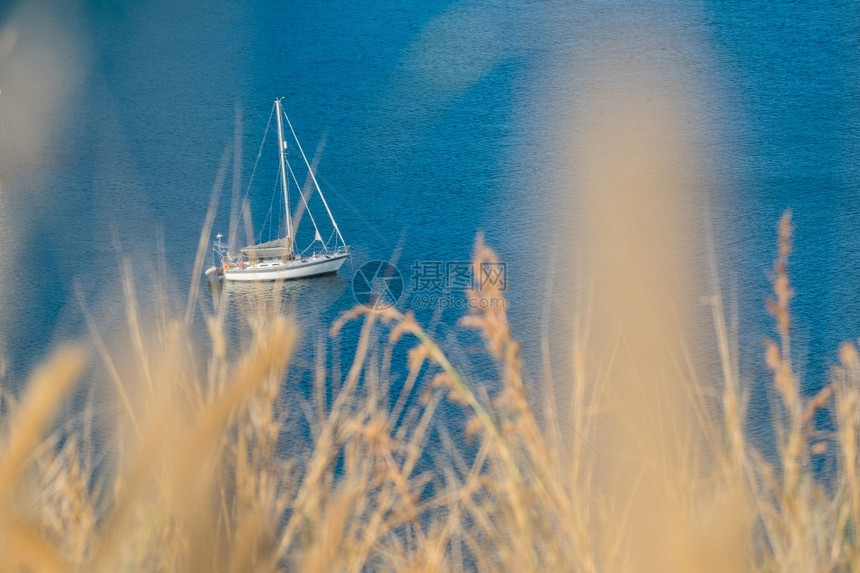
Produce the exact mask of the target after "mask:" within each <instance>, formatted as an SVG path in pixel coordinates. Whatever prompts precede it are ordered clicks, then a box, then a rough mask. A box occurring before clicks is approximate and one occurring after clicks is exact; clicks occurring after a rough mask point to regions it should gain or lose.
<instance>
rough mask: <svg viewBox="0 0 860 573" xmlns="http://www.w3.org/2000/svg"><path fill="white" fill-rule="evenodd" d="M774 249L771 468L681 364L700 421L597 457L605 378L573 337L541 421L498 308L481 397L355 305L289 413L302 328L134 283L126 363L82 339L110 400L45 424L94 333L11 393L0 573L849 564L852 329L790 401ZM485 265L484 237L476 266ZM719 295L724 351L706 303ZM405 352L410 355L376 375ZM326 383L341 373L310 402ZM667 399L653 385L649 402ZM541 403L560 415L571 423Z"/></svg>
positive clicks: (739, 424)
mask: <svg viewBox="0 0 860 573" xmlns="http://www.w3.org/2000/svg"><path fill="white" fill-rule="evenodd" d="M790 245H791V224H790V217H789V216H788V215H786V217H785V218H784V219H783V221H782V222H781V223H780V227H779V249H778V251H779V254H778V258H777V262H776V264H775V267H774V271H773V283H774V296H775V298H774V299H773V301H772V302H771V303H770V310H771V313H772V314H773V315H774V317H775V318H776V321H777V330H778V332H779V334H780V338H779V340H778V341H777V342H773V343H771V344H769V345H768V348H767V353H766V360H767V364H768V365H769V367H770V368H771V369H772V371H773V375H774V388H775V389H776V393H775V397H776V399H777V402H778V404H777V406H778V408H777V410H778V414H777V416H776V417H775V420H776V421H777V424H778V427H777V439H778V456H776V458H774V459H775V460H776V461H777V463H776V465H774V464H772V463H769V462H767V461H765V459H766V456H763V455H761V454H760V453H758V452H756V451H755V450H754V449H753V448H752V446H751V445H750V444H749V441H748V440H747V439H746V436H745V434H744V432H743V426H744V419H743V418H744V416H743V411H744V408H743V403H744V398H743V395H742V394H741V392H742V391H741V389H740V388H739V385H738V383H737V380H736V378H734V377H733V376H730V375H729V376H725V382H726V383H725V384H724V387H723V389H722V397H721V399H719V400H716V401H715V400H713V399H712V395H711V394H709V393H707V392H704V390H703V389H702V388H700V387H699V386H696V385H695V384H693V383H691V385H692V388H693V389H692V390H690V391H689V392H688V393H687V394H686V395H685V397H684V398H682V399H681V400H682V402H683V403H684V404H685V405H686V406H689V407H690V408H694V409H697V411H698V412H699V413H701V415H702V419H701V420H700V425H698V426H697V425H696V424H693V425H690V424H689V423H688V422H689V420H686V421H685V420H672V419H668V417H664V418H663V419H661V420H654V419H651V416H652V415H654V412H652V411H651V408H650V407H649V406H647V405H642V406H641V408H640V410H641V411H640V412H639V414H638V415H636V416H634V417H633V419H631V420H628V421H627V423H628V425H629V427H628V428H627V430H631V429H632V430H636V431H638V432H642V433H643V434H642V435H640V436H638V437H634V436H632V434H630V433H628V432H627V430H625V431H624V432H622V434H621V435H622V436H624V438H625V439H635V440H637V441H636V443H635V444H632V445H630V447H626V448H615V449H609V450H606V451H604V452H603V453H602V454H601V453H598V451H597V450H595V449H594V448H593V447H592V443H601V444H610V445H612V444H613V440H601V438H600V435H601V434H600V432H601V431H603V430H604V428H602V425H605V424H608V425H609V426H611V427H614V428H616V429H617V428H618V427H620V426H619V424H620V422H621V420H619V419H618V418H617V417H616V416H615V414H614V413H610V414H607V412H615V413H617V412H618V410H613V407H614V406H617V405H615V404H606V403H601V402H602V401H604V400H606V399H607V397H609V398H610V399H611V398H612V394H606V393H602V391H601V389H600V388H599V387H598V386H599V385H600V384H601V383H606V379H607V378H606V375H599V376H595V375H594V374H592V372H591V371H590V370H589V369H588V367H587V364H588V357H587V356H584V355H583V353H584V352H585V350H584V346H582V345H580V343H581V342H582V341H579V342H578V343H577V345H575V347H574V350H573V358H574V382H575V384H576V385H577V387H576V391H575V392H574V393H573V394H572V396H573V403H572V404H569V405H565V406H568V407H567V408H560V406H562V405H559V404H555V403H554V402H553V400H552V398H551V394H550V400H549V401H548V402H547V405H548V407H547V409H546V411H545V412H543V413H542V414H541V416H540V421H539V419H538V417H536V415H535V412H534V410H533V408H532V406H531V405H530V403H529V401H528V396H527V392H526V385H527V381H526V380H524V379H523V370H522V363H521V358H520V352H519V345H518V343H517V342H516V341H515V340H514V338H513V336H512V334H511V330H510V326H509V324H508V322H507V317H506V314H505V311H504V310H503V309H499V308H488V309H484V310H476V311H474V312H473V313H472V314H469V315H468V316H465V317H464V318H463V320H462V326H463V327H464V328H468V329H473V330H476V331H477V332H478V333H479V334H480V335H481V336H482V337H483V339H484V341H485V343H486V352H487V353H488V355H489V356H490V357H492V358H493V359H494V360H495V361H496V363H497V365H498V375H499V379H498V384H497V385H495V386H494V388H496V390H495V391H493V392H492V393H490V392H489V391H488V389H487V388H486V387H484V386H481V385H476V384H475V383H473V382H472V381H470V380H469V379H468V378H467V377H466V376H465V375H464V374H463V373H462V372H461V371H460V370H458V368H457V367H456V366H455V365H454V364H453V363H452V362H451V361H450V360H449V359H448V358H447V356H446V354H445V353H444V352H443V351H442V350H441V348H440V346H439V345H438V344H437V343H436V342H435V341H434V340H433V338H432V337H431V336H430V335H429V334H428V333H427V331H425V330H424V329H423V328H422V326H421V325H420V324H418V323H417V322H416V320H415V319H414V317H413V316H412V315H410V314H402V313H400V312H399V311H397V310H395V309H393V308H392V309H387V310H385V311H381V312H378V313H376V312H369V311H366V310H364V309H363V308H357V309H355V310H354V311H352V312H350V313H347V314H346V315H344V316H343V317H342V319H341V320H340V321H339V322H338V323H337V324H335V325H334V326H333V329H332V335H333V336H337V335H338V331H339V329H341V328H342V327H343V326H344V325H345V324H346V323H347V322H349V321H361V333H360V337H359V342H358V345H357V348H356V351H355V355H354V356H353V357H352V362H351V366H350V369H349V370H348V372H347V373H346V375H345V376H344V378H343V380H337V381H333V380H331V379H330V376H331V374H330V373H327V372H326V371H325V369H324V367H323V366H320V365H324V364H325V357H324V356H320V357H319V358H318V360H319V364H320V365H318V367H317V372H316V380H315V390H314V395H313V399H312V401H311V403H308V404H306V406H307V407H306V408H305V409H301V408H297V407H295V406H288V404H295V403H296V399H295V396H292V394H291V391H290V390H289V389H288V387H285V386H284V384H283V380H284V377H285V371H286V368H287V364H288V361H289V358H290V354H291V352H292V349H293V347H294V345H295V341H296V337H297V332H296V329H295V326H294V325H293V324H292V323H291V322H290V321H289V320H288V319H286V318H284V317H283V316H282V314H281V313H279V312H278V305H277V303H275V302H273V301H272V300H271V299H265V300H261V301H260V304H259V305H258V306H257V308H258V309H259V308H262V309H264V310H263V311H260V312H253V313H249V315H248V316H250V317H251V318H250V319H249V324H250V325H251V329H250V332H251V333H252V334H251V336H250V340H247V341H246V342H245V343H244V344H241V345H237V343H235V342H234V341H231V340H230V338H229V336H228V333H227V332H225V329H224V322H223V317H222V316H219V315H218V314H216V315H215V316H212V317H211V318H210V319H209V320H208V323H207V324H208V327H209V328H208V332H209V339H208V342H207V344H206V345H204V347H203V348H201V347H200V344H199V343H198V342H195V339H194V337H193V336H192V332H191V326H190V324H189V323H188V322H167V323H165V324H161V325H160V326H156V327H151V328H149V327H147V326H146V325H145V324H144V321H141V320H140V319H139V318H138V316H137V304H136V303H134V301H130V302H129V306H128V313H129V320H128V324H129V329H130V331H129V339H130V340H132V341H134V342H135V343H134V344H132V345H131V348H132V349H133V352H132V354H133V356H131V357H129V358H128V360H126V361H125V362H124V364H125V365H124V366H121V365H120V364H122V361H120V360H118V359H116V358H117V357H115V356H114V355H112V354H111V353H110V352H109V351H108V349H107V347H106V345H105V343H104V342H103V340H101V339H100V338H99V337H98V336H95V334H96V333H97V332H96V331H94V337H93V342H92V343H91V346H93V348H94V349H95V350H96V351H97V353H98V354H99V355H100V357H101V362H102V363H103V364H104V366H105V367H106V368H105V371H106V372H108V373H109V374H110V376H109V378H110V384H109V385H106V386H105V389H107V388H112V389H113V391H114V394H115V398H116V400H115V404H116V406H115V407H113V408H107V407H106V406H107V404H100V405H99V406H98V407H97V406H96V403H95V402H93V401H92V400H90V401H88V402H87V405H86V406H84V407H83V408H81V409H82V411H83V412H82V413H78V414H76V415H75V416H73V417H72V418H70V419H61V420H58V421H56V422H52V420H53V419H54V418H57V417H58V410H59V407H60V405H61V403H62V402H63V400H64V399H66V397H67V396H69V395H70V394H69V392H70V390H71V388H72V385H73V384H74V383H75V382H76V381H78V380H80V379H81V378H82V376H96V373H97V372H98V370H99V369H97V368H89V369H87V368H86V363H87V360H88V354H87V352H86V351H85V350H84V349H83V348H84V347H85V346H86V345H84V347H81V346H78V347H68V348H64V349H60V350H58V351H57V352H56V353H55V354H54V356H53V357H52V358H50V359H49V360H48V361H47V363H46V364H45V366H44V367H43V368H42V369H40V370H39V371H38V372H37V373H35V374H34V376H33V378H32V380H31V381H30V382H28V383H27V384H26V386H25V391H24V394H23V396H22V397H21V399H20V400H16V399H15V398H13V397H12V396H11V395H10V394H9V393H6V394H4V400H5V412H6V414H5V415H4V419H3V422H4V423H3V433H2V440H3V441H2V443H3V448H2V456H0V503H2V505H3V510H2V512H0V545H2V555H3V559H2V563H0V568H2V569H3V570H9V571H41V570H46V571H93V570H95V571H117V570H135V571H137V570H188V571H222V570H223V571H269V570H309V571H323V570H325V571H362V570H416V571H439V570H452V571H456V570H475V569H477V570H482V571H489V570H505V571H544V570H555V571H616V570H629V571H651V570H664V571H728V570H743V571H746V570H749V571H777V570H779V571H800V570H804V571H807V570H856V569H858V567H860V556H858V553H857V547H858V544H857V539H856V524H857V523H858V519H860V481H858V467H857V464H858V460H857V444H858V432H860V391H858V388H860V385H858V383H860V360H858V351H857V347H856V345H855V344H854V343H853V342H846V343H845V344H844V345H843V346H842V348H841V349H840V360H841V365H840V366H839V367H838V368H836V369H835V370H834V376H833V382H832V384H831V385H830V386H828V387H827V388H826V389H825V390H824V391H823V392H821V393H820V394H819V395H818V396H816V397H813V398H807V397H804V396H802V395H801V394H800V392H799V386H798V380H797V377H796V375H795V374H794V371H793V369H792V366H791V358H790V351H789V348H790V338H789V337H790V328H789V325H790V323H789V318H790V312H789V301H790V299H791V287H790V283H789V279H788V272H787V261H788V256H789V253H790ZM496 260H497V259H496V255H495V253H494V252H493V251H492V250H491V249H489V248H488V247H486V246H484V245H483V243H482V242H481V241H480V240H479V242H478V244H477V246H476V249H475V256H474V262H475V265H478V266H480V265H481V264H482V263H493V262H495V261H496ZM127 294H128V295H129V296H134V294H133V290H132V289H131V287H130V285H128V287H127ZM501 295H502V293H501V292H498V291H496V290H494V287H487V290H483V291H482V290H474V291H471V292H470V293H469V296H470V297H473V298H481V297H488V298H493V297H499V296H501ZM263 303H265V304H263ZM714 309H715V310H714V317H715V319H716V323H717V331H718V333H721V335H720V338H721V340H720V346H721V349H722V350H723V351H724V352H729V350H730V349H731V344H730V341H729V340H726V339H725V332H724V329H725V325H724V320H723V318H722V314H723V311H722V309H721V307H720V305H719V301H718V300H717V302H716V303H715V305H714ZM402 345H407V346H408V347H409V360H408V365H407V369H408V372H405V373H396V372H395V373H392V372H391V371H390V369H391V368H392V366H391V365H392V363H393V361H392V356H393V354H394V352H395V351H396V348H397V347H399V346H402ZM322 351H323V350H322V349H321V350H320V352H322ZM725 358H726V363H727V364H728V363H731V357H730V356H727V357H725ZM399 374H403V376H399ZM401 378H402V383H399V384H397V385H393V384H391V383H390V381H391V380H394V379H401ZM93 383H94V384H97V383H98V382H97V381H96V382H93ZM333 383H336V384H337V385H338V387H339V391H337V392H336V393H335V394H334V395H333V396H332V397H331V400H330V401H327V398H326V396H327V393H326V391H325V390H326V385H328V384H333ZM416 389H417V390H418V391H419V392H420V394H419V395H420V396H423V397H422V398H420V399H416V398H415V397H414V394H413V390H416ZM550 389H551V388H548V389H547V391H549V390H550ZM410 395H412V396H413V397H412V398H410V397H409V396H410ZM676 399H677V398H673V400H676ZM709 401H710V402H716V403H717V405H718V407H717V409H716V410H714V409H713V408H710V406H708V404H706V403H708V402H709ZM443 402H449V406H447V407H449V408H450V407H452V405H455V406H453V407H457V408H460V409H461V411H462V412H463V418H462V419H463V422H462V424H461V425H460V427H454V426H451V422H450V418H444V419H443V418H440V417H439V416H438V411H439V408H440V406H441V405H442V404H443ZM658 402H659V401H658ZM110 403H114V402H110ZM673 404H674V402H673V403H672V404H670V403H666V402H663V403H662V404H661V406H660V407H661V408H664V409H663V410H662V411H663V412H664V414H667V416H668V415H671V409H670V408H671V407H675V406H674V405H673ZM825 407H826V408H830V409H831V410H832V411H833V412H834V414H835V425H836V431H835V432H834V433H833V434H832V435H822V434H821V433H820V432H817V431H816V429H815V428H814V427H813V425H812V420H813V413H814V412H815V411H817V410H818V409H820V408H825ZM558 409H564V410H568V411H569V412H571V413H572V417H571V418H570V420H571V423H570V425H568V424H567V422H566V417H562V416H559V415H557V414H556V413H555V412H556V411H557V410H558ZM302 412H304V413H302ZM620 412H622V413H623V414H624V415H625V416H630V415H631V412H629V411H627V410H626V409H624V408H622V409H621V410H620ZM714 412H717V415H716V416H714V415H712V414H713V413H714ZM299 418H301V419H302V420H304V421H305V422H306V425H302V424H296V423H295V421H296V419H299ZM655 423H659V425H656V426H655V425H654V424H655ZM298 427H301V428H303V429H299V430H296V429H295V428H298ZM622 429H623V428H622ZM690 432H693V433H695V434H696V436H695V438H690V436H689V435H688V434H689V433H690ZM431 435H432V436H434V439H433V440H432V442H431ZM287 438H289V440H292V441H289V440H288V439H287ZM296 440H298V441H296ZM296 443H299V444H304V445H302V446H296V445H295V444H296ZM434 444H440V445H441V447H440V446H439V445H434ZM693 446H695V447H693ZM702 448H704V450H703V449H702ZM703 451H704V452H706V455H703V454H702V452H703ZM823 452H825V453H826V455H828V456H831V457H832V458H833V459H834V460H835V462H836V464H837V466H838V468H839V469H838V471H837V472H836V473H835V474H833V475H827V476H825V477H824V478H823V479H826V480H827V481H826V483H825V482H822V481H821V479H819V478H818V477H816V474H815V473H814V472H813V470H812V468H811V463H810V462H811V459H812V456H814V455H821V454H822V453H823ZM643 456H662V457H663V459H659V460H655V459H649V458H647V457H643Z"/></svg>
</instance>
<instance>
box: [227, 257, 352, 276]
mask: <svg viewBox="0 0 860 573" xmlns="http://www.w3.org/2000/svg"><path fill="white" fill-rule="evenodd" d="M348 256H349V255H348V254H347V253H339V254H336V255H324V254H323V255H315V256H312V257H306V258H303V259H293V260H291V261H279V260H262V261H257V262H256V263H253V264H248V265H246V266H244V268H241V267H239V266H234V267H231V268H229V269H226V270H225V269H222V270H221V275H222V276H223V278H224V280H227V281H282V280H291V279H301V278H306V277H312V276H315V275H323V274H326V273H333V272H336V271H337V270H338V269H339V268H340V266H341V265H342V264H343V262H344V261H345V260H346V259H347V257H348Z"/></svg>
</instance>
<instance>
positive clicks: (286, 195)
mask: <svg viewBox="0 0 860 573" xmlns="http://www.w3.org/2000/svg"><path fill="white" fill-rule="evenodd" d="M275 111H276V112H277V114H278V160H279V161H280V164H281V187H283V189H284V212H285V217H286V220H287V248H288V249H289V256H290V258H293V220H292V217H290V195H289V193H288V192H287V170H286V166H285V165H284V163H285V162H286V160H285V159H284V152H285V151H286V147H287V145H286V141H284V126H283V121H282V120H281V116H282V115H283V113H284V112H283V111H282V110H281V100H280V99H276V100H275Z"/></svg>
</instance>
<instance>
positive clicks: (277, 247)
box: [241, 237, 290, 259]
mask: <svg viewBox="0 0 860 573" xmlns="http://www.w3.org/2000/svg"><path fill="white" fill-rule="evenodd" d="M241 250H242V254H243V255H247V256H248V257H251V258H252V259H272V258H281V257H288V256H289V255H290V239H289V237H286V238H283V239H275V240H274V241H266V242H265V243H260V244H259V245H251V246H248V247H245V248H243V249H241Z"/></svg>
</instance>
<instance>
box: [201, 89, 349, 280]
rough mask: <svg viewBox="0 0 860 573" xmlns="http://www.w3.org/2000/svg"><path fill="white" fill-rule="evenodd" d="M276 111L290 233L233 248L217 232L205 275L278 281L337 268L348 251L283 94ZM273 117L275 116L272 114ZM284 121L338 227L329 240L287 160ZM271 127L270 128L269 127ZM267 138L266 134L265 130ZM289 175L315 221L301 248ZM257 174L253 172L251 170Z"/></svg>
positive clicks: (287, 229) (278, 100) (320, 273)
mask: <svg viewBox="0 0 860 573" xmlns="http://www.w3.org/2000/svg"><path fill="white" fill-rule="evenodd" d="M273 112H274V113H275V115H276V116H277V126H278V167H279V179H280V186H281V192H282V193H283V196H284V222H285V226H286V234H285V236H283V237H279V238H277V239H273V240H269V241H265V242H260V243H257V244H254V245H249V246H247V247H244V248H241V249H239V251H238V252H234V251H232V250H231V249H230V248H229V247H228V245H225V244H224V243H223V242H222V240H221V239H222V235H220V234H218V235H216V240H215V242H214V244H213V249H212V263H213V264H212V266H211V267H209V268H208V269H207V270H206V276H208V277H210V278H213V279H223V280H227V281H274V280H289V279H299V278H305V277H311V276H316V275H322V274H326V273H333V272H337V270H338V269H339V268H340V266H341V265H342V264H343V263H344V261H345V260H346V259H347V258H348V257H349V246H348V245H347V244H346V242H345V241H344V240H343V235H341V233H340V229H339V228H338V226H337V221H335V219H334V215H332V212H331V209H330V208H329V205H328V202H327V201H326V199H325V195H324V194H323V192H322V189H320V186H319V183H318V182H317V178H316V174H315V173H314V170H313V168H311V165H310V163H309V162H308V158H307V156H306V155H305V152H304V150H303V149H302V145H301V143H299V138H298V137H297V136H296V132H295V130H294V129H293V125H292V123H290V118H289V117H287V114H286V113H285V112H284V110H283V107H282V105H281V100H280V98H279V99H276V100H275V104H274V110H273ZM270 122H271V116H270ZM284 123H286V125H287V127H289V129H290V134H291V135H292V140H293V141H295V143H296V147H297V148H298V150H299V154H300V155H301V158H302V160H303V162H304V165H305V167H306V168H307V170H308V173H309V175H310V180H311V181H312V182H313V185H314V189H315V190H316V192H317V193H318V194H319V196H320V199H321V200H322V204H323V206H324V207H325V211H326V213H327V214H328V217H329V219H330V220H331V224H332V227H333V229H334V231H333V232H332V234H331V236H330V237H329V238H328V240H327V241H324V240H323V238H322V236H321V235H320V230H319V227H318V226H317V222H316V219H314V216H313V214H312V213H311V211H310V208H309V206H308V202H307V198H306V197H305V194H304V193H303V192H302V189H301V187H300V186H299V184H298V180H297V179H296V177H295V172H294V171H293V168H292V166H291V165H290V163H289V161H288V160H287V141H286V140H285V138H284ZM266 131H267V133H268V128H266ZM264 141H265V136H264ZM288 178H292V180H293V181H294V182H295V186H296V188H297V189H298V193H299V198H300V200H301V206H303V207H304V209H305V210H306V211H307V214H308V217H309V218H310V220H311V223H312V224H313V227H314V239H313V241H311V243H310V244H309V245H308V246H307V247H306V248H305V249H304V250H298V249H297V248H296V243H295V234H294V229H293V214H292V213H291V212H290V193H289V184H288ZM252 179H253V176H252Z"/></svg>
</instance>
